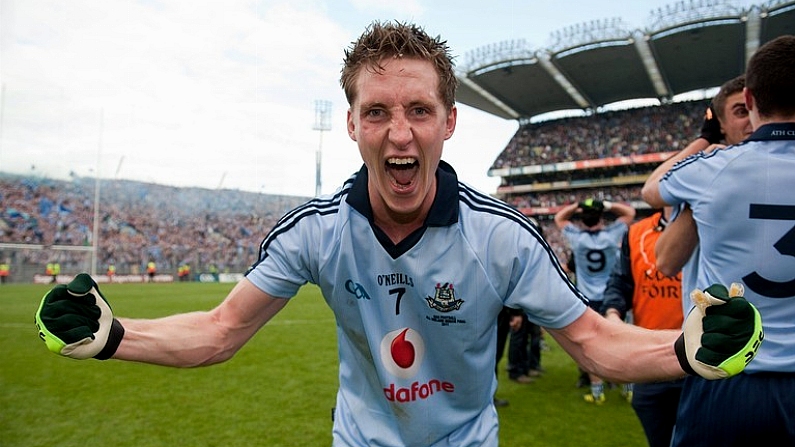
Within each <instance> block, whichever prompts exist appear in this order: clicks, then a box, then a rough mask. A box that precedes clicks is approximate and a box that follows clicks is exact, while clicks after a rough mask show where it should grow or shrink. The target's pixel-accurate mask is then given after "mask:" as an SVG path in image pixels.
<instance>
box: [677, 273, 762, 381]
mask: <svg viewBox="0 0 795 447" xmlns="http://www.w3.org/2000/svg"><path fill="white" fill-rule="evenodd" d="M742 295H743V287H742V285H740V284H737V283H735V284H732V285H731V288H730V289H728V290H727V289H726V287H725V286H723V285H721V284H713V285H712V286H710V287H708V288H706V289H704V290H703V291H701V290H694V291H693V292H692V293H691V294H690V297H691V299H692V300H693V301H694V303H695V304H696V306H695V307H694V308H693V310H692V311H691V312H690V313H689V314H688V316H687V318H686V319H685V325H684V332H683V333H682V335H681V336H680V337H679V339H678V340H677V341H676V344H675V350H676V355H677V357H678V358H679V363H680V365H681V366H682V369H684V370H685V372H688V373H690V374H696V375H699V376H701V377H704V378H706V379H723V378H728V377H732V376H735V375H737V374H739V373H741V372H742V371H743V370H744V369H745V366H746V365H748V363H750V362H751V360H753V358H754V356H756V352H757V351H758V350H759V346H760V345H761V344H762V340H763V339H764V332H763V331H762V318H761V316H760V315H759V311H758V310H757V309H756V307H754V305H753V304H751V303H749V302H748V301H747V300H746V299H745V298H743V296H742Z"/></svg>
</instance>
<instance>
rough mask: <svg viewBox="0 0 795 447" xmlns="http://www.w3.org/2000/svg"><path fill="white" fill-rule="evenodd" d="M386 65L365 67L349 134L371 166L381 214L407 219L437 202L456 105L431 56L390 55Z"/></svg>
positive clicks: (372, 195) (419, 215)
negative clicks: (445, 95)
mask: <svg viewBox="0 0 795 447" xmlns="http://www.w3.org/2000/svg"><path fill="white" fill-rule="evenodd" d="M381 65H382V66H383V68H384V69H383V71H378V72H375V71H374V70H372V69H371V68H370V67H363V68H361V69H360V72H359V75H358V78H357V80H356V92H357V94H356V99H355V100H354V103H353V104H351V107H350V109H349V110H348V135H349V136H350V137H351V139H352V140H354V141H356V142H357V143H358V146H359V152H360V153H361V156H362V160H364V163H365V165H366V166H367V170H368V173H369V184H368V188H369V194H370V201H371V204H372V206H373V212H374V213H375V214H376V219H377V220H378V219H379V218H380V219H384V218H389V219H391V220H392V221H394V222H397V223H406V222H409V221H413V220H416V219H421V218H423V217H424V216H423V215H424V213H425V212H427V210H428V209H430V206H431V204H432V203H433V198H434V193H435V187H436V177H435V173H436V168H437V166H438V165H439V160H440V159H441V157H442V147H443V146H444V141H445V140H447V139H448V138H450V137H451V136H452V135H453V131H454V130H455V124H456V116H457V110H456V109H455V107H453V108H452V110H450V111H449V112H448V110H447V108H445V106H444V103H443V102H442V99H441V97H440V96H439V89H438V85H439V76H438V75H437V73H436V70H435V69H434V66H433V64H431V63H430V62H428V61H423V60H418V59H410V58H390V59H385V60H382V61H381ZM384 213H386V214H384Z"/></svg>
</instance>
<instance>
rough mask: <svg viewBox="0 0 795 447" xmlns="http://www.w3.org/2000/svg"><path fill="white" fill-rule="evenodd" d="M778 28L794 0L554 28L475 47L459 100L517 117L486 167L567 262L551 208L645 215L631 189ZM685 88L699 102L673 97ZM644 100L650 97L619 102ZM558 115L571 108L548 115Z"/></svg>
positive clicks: (793, 13) (784, 30) (677, 8)
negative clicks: (536, 41) (605, 203)
mask: <svg viewBox="0 0 795 447" xmlns="http://www.w3.org/2000/svg"><path fill="white" fill-rule="evenodd" d="M783 34H795V1H781V0H772V1H768V2H765V3H762V4H758V5H752V6H749V7H746V8H740V7H737V6H735V5H734V4H733V3H732V2H729V1H718V0H688V1H679V2H675V3H672V4H670V5H667V6H665V7H662V8H658V9H656V10H653V11H651V12H650V14H649V20H648V23H647V25H646V26H645V27H643V28H635V29H633V28H631V27H630V26H628V24H626V23H625V22H623V21H622V20H621V19H619V18H612V19H603V20H593V21H591V22H588V23H582V24H577V25H574V26H570V27H567V28H565V29H561V30H558V31H556V32H554V33H552V34H551V35H550V39H549V43H548V45H547V48H534V47H532V46H531V45H529V44H528V42H527V41H525V40H522V39H517V40H511V41H505V42H499V43H495V44H490V45H486V46H483V47H481V48H477V49H475V50H472V51H470V52H469V53H467V54H466V55H465V57H464V59H463V63H461V64H459V67H458V72H457V76H458V79H459V81H460V84H461V87H460V89H459V92H458V96H457V100H458V102H460V103H463V104H466V105H468V106H471V107H474V108H476V109H479V110H481V111H484V112H487V113H489V114H492V115H495V116H498V117H501V118H505V119H512V120H516V121H517V122H518V123H519V128H518V130H517V131H516V134H515V135H514V136H513V137H512V138H511V140H510V141H509V142H508V143H507V145H506V147H505V149H504V150H503V151H502V152H501V153H500V154H499V155H498V157H497V158H496V160H495V161H494V163H493V164H492V166H491V168H490V169H489V175H490V176H494V177H500V178H501V182H500V186H499V188H498V190H497V194H496V195H497V196H498V197H500V198H502V199H504V200H505V201H507V202H508V203H511V204H513V205H514V206H516V207H517V208H519V209H520V210H521V211H522V212H523V213H524V214H526V215H528V216H533V217H534V218H535V219H536V220H538V221H539V222H540V224H541V225H542V226H543V227H544V231H545V235H546V237H547V239H549V242H550V243H551V244H552V246H553V247H554V248H555V249H556V251H557V253H558V255H559V257H560V259H561V261H562V262H564V263H565V262H566V261H567V259H566V253H565V248H564V246H563V243H562V240H561V238H560V235H559V234H558V230H557V228H556V227H555V225H554V224H552V222H551V220H550V219H551V218H552V216H553V215H554V214H555V213H556V212H557V210H559V209H560V207H561V206H563V205H566V204H569V203H572V202H576V201H579V200H582V199H584V198H587V197H595V198H598V199H602V200H611V201H624V202H629V203H630V204H631V205H633V206H634V207H635V208H636V209H637V210H638V215H637V217H638V218H639V219H640V218H643V217H645V216H646V215H648V214H650V213H651V212H652V210H651V209H649V207H648V205H647V204H646V203H645V202H643V201H642V199H641V198H640V194H639V192H640V186H641V185H642V184H643V183H644V182H645V180H646V178H647V177H648V174H649V173H650V172H651V171H652V170H653V169H654V168H655V167H656V166H657V165H658V164H659V163H660V162H662V161H664V160H665V159H666V158H667V157H669V156H670V155H672V154H673V153H675V152H677V151H678V150H680V149H682V148H683V147H684V146H685V145H687V143H689V142H690V141H691V140H692V139H694V138H695V137H697V136H698V131H699V129H700V126H701V124H702V121H703V114H704V111H705V109H706V107H707V104H708V100H707V98H708V97H709V95H710V94H712V93H710V90H712V92H713V93H714V91H716V90H717V87H718V86H720V85H721V84H722V83H723V82H724V81H726V80H728V79H730V78H732V77H734V76H737V75H739V74H741V73H742V72H743V71H744V70H745V63H746V62H747V60H748V58H750V56H751V54H753V52H754V51H755V50H756V49H757V48H759V46H761V45H762V44H764V43H766V42H767V41H769V40H771V39H773V38H775V37H778V36H780V35H783ZM694 92H699V93H701V96H702V98H703V100H700V101H690V102H679V101H678V99H677V98H678V97H681V96H683V95H685V94H692V93H694ZM641 100H642V101H643V102H644V103H645V104H646V105H648V103H650V102H653V103H656V104H657V105H656V106H652V107H638V106H637V105H635V106H634V107H638V108H629V107H633V106H632V105H627V104H630V103H633V102H639V101H641ZM617 104H624V108H625V110H616V109H617V108H618V107H617ZM566 113H568V114H569V115H577V116H576V117H569V118H555V119H552V118H550V116H552V115H556V116H562V115H564V114H566Z"/></svg>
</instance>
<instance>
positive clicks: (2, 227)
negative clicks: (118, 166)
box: [0, 177, 305, 273]
mask: <svg viewBox="0 0 795 447" xmlns="http://www.w3.org/2000/svg"><path fill="white" fill-rule="evenodd" d="M101 185H102V187H101V196H100V197H101V201H100V207H99V210H100V212H99V221H100V222H101V224H100V225H99V226H98V228H99V234H98V235H99V251H98V255H97V256H98V266H100V267H99V268H103V269H104V268H105V267H104V266H107V265H115V267H116V268H117V271H118V272H119V273H141V272H143V266H144V265H145V264H147V263H148V262H149V261H154V262H156V263H157V264H158V266H159V267H160V271H164V272H171V271H173V272H176V270H177V268H178V266H179V265H181V264H191V265H193V267H194V270H196V269H201V268H204V267H208V266H209V265H215V266H217V267H218V268H219V269H220V270H221V271H224V270H232V271H241V270H244V269H245V268H246V267H248V265H250V264H251V262H252V261H253V260H254V259H255V257H256V254H257V250H258V247H259V243H260V242H261V241H262V239H263V237H264V235H265V234H266V233H267V232H268V231H269V230H270V228H272V227H273V225H274V224H275V223H276V220H277V219H278V218H279V217H280V216H281V215H282V214H283V213H284V212H285V211H287V210H289V209H290V208H292V207H294V206H296V205H297V204H298V203H301V202H302V201H303V200H305V199H304V198H297V197H285V196H266V195H260V194H256V193H247V192H242V191H230V190H222V191H210V190H204V189H198V188H175V187H167V186H161V185H153V184H145V183H139V182H130V181H103V182H102V183H101ZM0 203H2V207H1V208H0V242H2V243H15V244H31V245H43V246H53V245H64V246H90V245H91V244H92V238H93V219H94V181H93V179H80V178H77V179H74V180H73V181H58V180H50V179H40V178H39V179H31V178H14V177H5V178H1V179H0ZM19 253H22V254H21V256H22V257H23V259H17V261H18V262H23V263H28V264H40V265H45V264H46V263H48V262H51V261H57V262H59V263H60V264H61V265H63V266H64V269H65V270H69V267H70V266H76V265H77V264H78V263H79V262H80V260H81V259H84V258H85V255H84V254H81V253H80V252H77V251H66V250H46V249H45V250H24V251H20V252H18V254H19Z"/></svg>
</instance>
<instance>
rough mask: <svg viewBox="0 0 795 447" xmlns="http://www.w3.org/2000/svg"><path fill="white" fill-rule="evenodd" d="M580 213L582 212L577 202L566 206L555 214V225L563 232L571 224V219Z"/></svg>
mask: <svg viewBox="0 0 795 447" xmlns="http://www.w3.org/2000/svg"><path fill="white" fill-rule="evenodd" d="M578 211H582V210H581V209H580V204H579V203H576V202H575V203H570V204H568V205H566V206H564V207H563V208H561V209H560V210H559V211H558V212H557V213H556V214H555V225H557V226H558V229H561V230H562V229H563V227H565V226H566V225H568V224H569V223H571V218H572V217H574V215H575V214H576V213H577V212H578Z"/></svg>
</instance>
